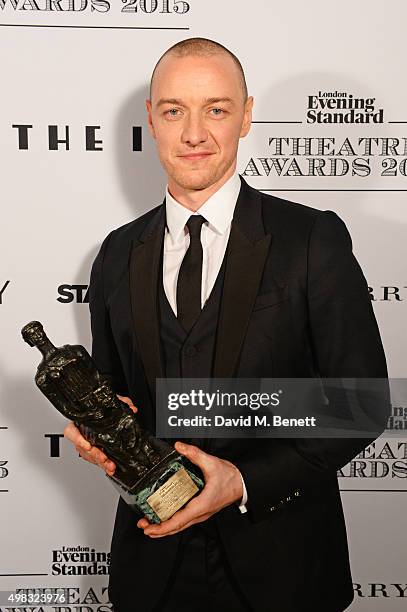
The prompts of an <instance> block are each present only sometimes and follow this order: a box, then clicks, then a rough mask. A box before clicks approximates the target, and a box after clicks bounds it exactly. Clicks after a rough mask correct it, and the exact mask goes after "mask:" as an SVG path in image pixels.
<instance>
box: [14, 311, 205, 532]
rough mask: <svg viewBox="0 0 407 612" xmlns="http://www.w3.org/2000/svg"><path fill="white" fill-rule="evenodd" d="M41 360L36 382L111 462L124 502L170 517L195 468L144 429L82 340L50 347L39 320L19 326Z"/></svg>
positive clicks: (154, 516) (198, 486)
mask: <svg viewBox="0 0 407 612" xmlns="http://www.w3.org/2000/svg"><path fill="white" fill-rule="evenodd" d="M21 334H22V336H23V339H24V340H25V341H26V342H27V343H28V344H29V345H30V346H36V347H37V348H38V349H39V350H40V351H41V353H42V355H43V359H42V361H41V363H40V364H39V366H38V368H37V373H36V375H35V382H36V385H37V386H38V388H39V389H40V390H41V391H42V393H43V394H44V395H45V396H46V397H47V398H48V399H49V400H50V402H51V403H52V404H53V405H54V406H55V408H56V409H57V410H58V411H59V412H60V413H61V414H63V415H64V416H65V417H66V418H68V419H70V420H71V421H73V422H74V423H75V425H76V426H77V427H78V428H79V429H80V431H81V433H82V434H83V436H84V437H85V438H86V439H87V440H88V441H89V442H90V443H91V444H92V445H95V446H97V447H98V448H100V449H102V450H103V451H104V452H105V453H106V455H107V456H108V457H109V458H110V459H112V460H113V461H114V462H115V463H116V470H115V472H114V475H113V476H109V475H106V476H107V477H108V478H109V479H110V480H111V481H112V483H113V484H114V486H115V487H116V489H117V490H118V492H119V493H120V495H121V497H122V498H123V499H124V501H125V502H126V503H127V504H128V505H129V506H130V507H131V508H132V509H133V510H134V511H135V512H137V513H138V514H139V515H143V516H146V517H147V518H148V520H149V521H150V522H152V523H160V522H161V521H165V520H167V519H168V518H170V517H171V516H172V515H173V514H174V513H175V512H176V511H177V510H179V509H180V508H182V507H183V506H184V505H185V504H186V503H187V502H188V501H189V500H190V499H191V498H192V497H194V496H195V495H196V494H198V493H199V492H200V491H201V490H202V489H203V487H204V484H205V483H204V479H203V475H202V473H201V471H200V470H199V468H198V467H197V466H196V465H194V464H193V463H191V462H190V461H189V460H188V459H187V458H186V457H184V456H183V455H181V454H180V453H178V452H177V451H176V450H175V448H174V447H173V446H171V445H170V444H169V443H168V442H166V441H164V440H160V439H158V438H155V437H154V436H153V435H152V434H151V433H150V432H148V431H147V430H145V429H143V428H142V427H141V426H140V425H139V423H138V421H137V417H136V416H135V414H134V412H133V411H132V409H131V408H130V407H129V406H128V405H127V404H126V403H125V402H122V401H121V400H120V399H119V398H118V397H117V395H116V393H115V391H114V390H113V388H112V386H111V384H110V382H109V380H108V378H107V377H106V376H104V375H103V374H101V373H100V372H99V371H98V369H97V367H96V364H95V363H94V361H93V359H92V358H91V356H90V355H89V353H88V352H87V350H86V349H85V347H83V346H82V345H70V344H65V345H64V346H62V347H55V346H54V345H53V344H52V342H51V341H50V340H49V339H48V337H47V335H46V334H45V332H44V328H43V326H42V324H41V323H40V322H39V321H31V322H30V323H28V324H27V325H25V326H24V327H23V329H22V330H21Z"/></svg>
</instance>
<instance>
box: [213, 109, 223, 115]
mask: <svg viewBox="0 0 407 612" xmlns="http://www.w3.org/2000/svg"><path fill="white" fill-rule="evenodd" d="M211 111H215V112H214V113H213V114H214V115H216V116H219V115H221V114H222V113H224V112H225V111H224V110H223V108H211ZM219 111H220V112H219Z"/></svg>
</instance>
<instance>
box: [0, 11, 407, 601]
mask: <svg viewBox="0 0 407 612" xmlns="http://www.w3.org/2000/svg"><path fill="white" fill-rule="evenodd" d="M406 20H407V6H406V4H405V2H404V1H403V0H393V2H391V3H388V4H387V5H386V6H384V5H383V3H381V2H379V1H378V0H372V2H370V3H368V4H366V3H362V2H351V1H350V0H345V1H344V2H342V3H341V4H329V3H326V2H323V1H322V0H316V1H312V0H311V1H310V2H307V3H304V2H301V1H300V0H295V1H294V2H290V3H288V2H287V3H283V2H276V1H274V0H271V1H265V0H263V1H262V0H252V1H251V2H250V3H249V2H243V1H240V2H236V1H232V0H222V2H218V1H216V0H188V1H184V0H123V1H120V0H0V51H1V57H2V62H1V86H0V87H1V96H0V108H1V115H0V156H1V203H2V213H1V240H0V245H1V266H0V321H1V331H0V334H1V335H0V345H1V351H0V377H1V390H0V401H1V418H0V534H1V535H0V538H1V545H0V591H7V590H13V589H15V588H22V587H27V588H28V587H38V588H39V589H46V588H50V587H52V588H61V589H62V588H63V589H66V593H69V599H70V602H71V603H70V604H69V605H68V604H66V605H65V607H64V604H63V603H60V604H59V605H60V606H61V607H60V608H58V607H57V608H56V609H59V610H63V611H64V612H68V611H71V610H72V611H75V612H90V611H93V612H106V611H108V610H110V609H111V605H110V603H109V599H108V594H107V583H108V572H109V546H110V538H111V534H112V527H113V521H114V515H115V509H116V504H117V493H116V492H115V490H114V489H113V487H112V486H111V485H110V484H109V483H108V482H107V479H106V477H105V476H104V474H103V472H102V471H101V470H99V469H97V468H96V467H95V466H92V465H90V464H88V463H86V462H84V461H83V460H82V459H80V458H79V457H78V455H77V453H76V451H75V450H74V449H73V447H72V446H71V445H70V443H68V442H67V441H66V440H65V439H64V438H63V436H62V432H63V429H64V427H65V424H66V421H65V420H64V418H63V417H62V416H60V415H59V414H58V413H57V411H56V410H55V409H54V408H53V407H52V406H51V404H49V402H48V401H47V400H46V399H45V398H44V397H43V396H42V395H41V393H40V392H39V390H38V389H37V388H36V387H35V385H34V382H33V377H34V374H35V369H36V367H37V365H38V363H39V360H40V354H39V352H38V351H37V350H36V349H30V348H29V347H28V345H27V344H25V343H24V342H23V340H22V338H21V334H20V330H21V328H22V327H23V325H24V324H26V323H27V322H29V321H31V320H33V319H38V320H40V321H42V322H43V324H44V327H45V330H46V332H47V333H48V335H49V337H50V339H51V341H53V342H54V344H57V345H62V344H65V343H70V344H75V343H79V344H83V345H85V346H86V347H87V348H88V349H89V350H90V345H91V337H90V326H89V312H88V292H87V290H88V281H89V272H90V267H91V264H92V261H93V259H94V257H95V255H96V253H97V251H98V248H99V246H100V243H101V241H102V240H103V238H104V237H105V236H106V235H107V233H108V232H109V231H110V230H111V229H113V228H114V227H118V226H120V225H122V224H124V223H127V222H128V221H131V220H132V219H134V218H135V217H137V216H139V215H141V214H142V213H144V212H145V211H147V210H149V209H151V208H153V207H154V206H156V205H157V204H159V203H160V202H161V201H162V199H163V196H164V191H165V184H166V181H165V175H164V172H163V170H162V168H161V166H160V164H159V161H158V158H157V155H156V151H155V147H154V142H153V141H152V139H151V138H150V135H149V133H148V129H147V121H146V110H145V99H146V98H147V97H148V84H149V78H150V74H151V71H152V69H153V67H154V65H155V62H156V61H157V59H158V58H159V56H160V55H161V54H162V53H163V52H164V51H165V50H166V49H167V48H168V47H170V46H171V45H172V44H174V43H175V42H177V41H179V40H181V39H184V38H189V37H192V36H205V37H208V38H211V39H214V40H217V41H219V42H221V43H222V44H224V45H225V46H227V47H228V48H229V49H230V50H231V51H233V52H234V53H235V54H236V55H237V56H238V57H239V59H240V60H241V62H242V64H243V67H244V69H245V72H246V78H247V82H248V88H249V93H250V94H251V95H253V96H254V113H253V125H252V128H251V131H250V133H249V134H248V136H247V137H246V138H245V139H243V140H241V144H240V151H239V158H238V162H239V165H238V170H239V172H240V173H241V174H242V175H243V176H244V177H245V178H246V180H247V181H248V182H249V183H250V184H251V185H252V186H254V187H256V188H257V189H259V190H262V191H264V192H267V193H272V194H274V195H276V196H277V197H281V198H285V199H289V200H293V201H295V202H300V203H303V204H307V205H310V206H314V207H316V208H319V209H324V210H325V209H329V210H333V211H335V212H336V213H338V214H339V215H340V216H341V218H342V219H343V220H344V221H345V223H346V224H347V227H348V229H349V231H350V233H351V236H352V239H353V248H354V252H355V254H356V256H357V258H358V260H359V262H360V264H361V266H362V268H363V271H364V273H365V276H366V279H367V281H368V284H369V287H370V291H371V299H372V303H373V307H374V311H375V314H376V317H377V320H378V324H379V327H380V331H381V334H382V339H383V343H384V346H385V350H386V355H387V359H388V365H389V372H390V375H391V376H392V377H393V378H404V377H406V373H407V337H406V336H407V334H406V315H407V305H406V304H407V274H406V267H407V263H406V262H407V241H406V235H407V232H406V226H407V209H406V194H407V104H406V101H407V83H406V80H405V78H404V75H405V59H406V51H405V23H406ZM393 416H394V417H395V418H402V417H405V416H407V399H406V398H405V397H403V394H398V393H397V392H395V393H393ZM339 482H340V487H341V490H342V493H341V494H342V499H343V505H344V510H345V515H346V521H347V528H348V536H349V546H350V555H351V565H352V573H353V578H354V582H355V600H354V602H353V604H352V605H351V607H350V609H351V610H352V611H354V612H392V611H401V610H404V609H405V606H406V602H407V574H406V568H407V552H406V551H407V537H406V533H407V532H406V528H405V517H406V515H407V514H406V511H407V492H406V483H407V439H406V436H405V432H403V430H402V429H400V437H399V438H396V437H395V436H392V437H391V438H386V437H381V438H379V439H378V440H377V441H376V442H375V443H374V444H372V445H370V446H369V447H367V448H366V450H365V451H364V452H363V453H361V454H360V456H358V457H355V458H354V460H353V461H352V462H351V463H350V464H349V465H347V466H345V467H344V468H343V469H342V470H341V472H340V473H339ZM134 571H135V573H136V572H137V568H134ZM68 590H69V591H68ZM21 605H22V604H21ZM54 605H55V606H58V604H54ZM13 608H16V609H18V605H17V604H12V603H5V602H4V601H2V602H1V605H0V609H1V610H10V609H13ZM34 608H35V609H38V610H40V605H39V604H38V605H37V606H35V605H34Z"/></svg>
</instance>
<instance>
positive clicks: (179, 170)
mask: <svg viewBox="0 0 407 612" xmlns="http://www.w3.org/2000/svg"><path fill="white" fill-rule="evenodd" d="M151 98H152V99H151V100H146V106H147V111H148V116H149V129H150V132H151V134H152V136H153V137H154V138H155V139H156V142H157V150H158V155H159V158H160V160H161V163H162V165H163V167H164V168H165V170H166V172H167V175H168V184H169V187H170V188H171V185H173V184H174V183H175V184H176V185H177V186H178V187H181V188H183V189H186V190H201V189H206V188H207V187H210V186H211V185H213V184H214V183H216V182H217V181H219V180H220V179H221V178H222V177H223V176H225V174H226V173H228V175H231V174H232V172H233V171H234V169H235V167H236V156H237V149H238V144H239V138H241V137H243V136H246V134H247V133H248V131H249V129H250V123H251V109H252V106H253V98H252V97H249V98H248V100H247V101H246V102H245V101H244V100H243V92H242V88H241V84H240V79H239V73H238V69H237V67H236V65H235V63H234V62H233V60H232V58H230V57H229V56H228V55H227V54H219V55H215V56H211V57H195V56H187V57H176V56H171V55H168V56H166V57H165V58H163V60H162V61H161V63H160V64H159V66H158V67H157V70H156V73H155V75H154V81H153V88H152V95H151ZM228 171H229V172H228Z"/></svg>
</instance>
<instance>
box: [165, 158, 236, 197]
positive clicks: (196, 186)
mask: <svg viewBox="0 0 407 612" xmlns="http://www.w3.org/2000/svg"><path fill="white" fill-rule="evenodd" d="M164 165H165V168H166V170H167V174H168V175H169V176H170V177H171V178H172V180H173V181H174V182H175V183H176V184H177V185H179V186H180V187H182V189H188V190H193V191H201V190H203V189H207V188H208V187H211V185H213V184H214V183H216V182H217V181H219V180H220V179H221V178H222V177H223V176H224V174H225V173H226V172H227V170H228V169H229V168H230V166H231V163H229V164H226V163H223V164H222V165H220V166H216V167H210V168H202V169H196V170H189V171H187V170H182V169H180V168H179V167H175V166H174V165H173V164H164Z"/></svg>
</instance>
